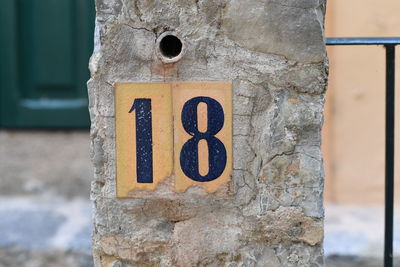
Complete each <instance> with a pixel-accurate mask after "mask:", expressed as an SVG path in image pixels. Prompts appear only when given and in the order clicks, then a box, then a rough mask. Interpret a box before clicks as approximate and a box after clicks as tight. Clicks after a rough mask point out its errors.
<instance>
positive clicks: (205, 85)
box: [172, 82, 232, 193]
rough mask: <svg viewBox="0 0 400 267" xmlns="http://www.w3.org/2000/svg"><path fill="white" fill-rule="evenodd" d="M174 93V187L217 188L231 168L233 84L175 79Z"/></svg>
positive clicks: (183, 189)
mask: <svg viewBox="0 0 400 267" xmlns="http://www.w3.org/2000/svg"><path fill="white" fill-rule="evenodd" d="M172 97H173V112H174V155H175V156H174V157H175V162H174V173H175V191H177V192H183V191H185V190H186V189H187V188H189V187H191V186H200V187H202V188H204V189H205V190H206V191H207V192H209V193H212V192H216V191H217V190H218V189H219V188H220V187H221V186H224V185H227V184H228V183H229V182H230V175H231V171H232V84H231V83H230V82H178V83H173V84H172ZM196 117H197V119H196Z"/></svg>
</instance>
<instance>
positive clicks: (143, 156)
mask: <svg viewBox="0 0 400 267" xmlns="http://www.w3.org/2000/svg"><path fill="white" fill-rule="evenodd" d="M171 100H172V99H171V85H170V84H167V83H118V84H116V88H115V120H116V167H117V172H116V175H117V177H116V179H117V181H116V182H117V197H119V198H124V197H135V191H137V190H140V191H143V190H155V189H156V187H157V185H158V184H159V183H161V182H162V181H163V180H164V179H166V178H167V177H169V176H171V173H172V166H173V135H172V134H173V133H172V124H173V122H172V103H171ZM136 126H138V127H136ZM137 148H138V149H137ZM137 150H138V151H137ZM151 180H152V181H151ZM139 197H140V196H139Z"/></svg>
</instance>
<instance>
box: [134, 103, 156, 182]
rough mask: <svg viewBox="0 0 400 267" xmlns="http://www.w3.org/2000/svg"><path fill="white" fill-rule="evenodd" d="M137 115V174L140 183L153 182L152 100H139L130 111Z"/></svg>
mask: <svg viewBox="0 0 400 267" xmlns="http://www.w3.org/2000/svg"><path fill="white" fill-rule="evenodd" d="M133 110H135V111H136V112H135V115H136V174H137V182H138V183H152V182H153V138H152V132H153V131H152V126H151V123H152V118H151V99H149V98H137V99H135V101H133V105H132V107H131V109H130V110H129V113H131V112H132V111H133Z"/></svg>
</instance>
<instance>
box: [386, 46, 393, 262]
mask: <svg viewBox="0 0 400 267" xmlns="http://www.w3.org/2000/svg"><path fill="white" fill-rule="evenodd" d="M385 48H386V137H385V138H386V140H385V249H384V266H385V267H392V266H393V206H394V205H393V201H394V127H395V126H394V114H395V109H394V103H395V98H394V88H395V84H394V81H395V76H394V73H395V45H385Z"/></svg>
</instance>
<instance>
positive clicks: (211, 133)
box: [180, 96, 226, 182]
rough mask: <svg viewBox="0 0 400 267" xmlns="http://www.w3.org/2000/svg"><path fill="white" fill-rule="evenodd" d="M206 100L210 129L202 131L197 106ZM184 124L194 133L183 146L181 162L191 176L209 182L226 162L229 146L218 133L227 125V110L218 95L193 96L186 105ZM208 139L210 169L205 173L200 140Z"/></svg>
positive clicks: (183, 110) (219, 174) (184, 108)
mask: <svg viewBox="0 0 400 267" xmlns="http://www.w3.org/2000/svg"><path fill="white" fill-rule="evenodd" d="M200 102H202V103H205V104H206V105H207V131H206V132H200V131H199V130H198V125H197V106H198V104H199V103H200ZM181 117H182V125H183V128H184V129H185V131H186V132H187V133H188V134H190V135H191V136H193V137H192V138H190V139H189V140H188V141H187V142H186V143H185V144H184V145H183V147H182V150H181V153H180V164H181V168H182V171H183V172H184V173H185V175H186V176H187V177H189V178H190V179H192V180H194V181H197V182H209V181H212V180H215V179H217V178H218V177H219V176H221V174H222V173H223V171H224V169H225V166H226V149H225V146H224V144H223V143H222V142H221V141H220V140H219V139H218V138H216V137H215V135H216V134H217V133H218V132H219V131H220V130H221V129H222V127H223V125H224V111H223V109H222V106H221V104H219V103H218V102H217V101H216V100H215V99H212V98H210V97H206V96H199V97H195V98H192V99H190V100H189V101H187V102H186V103H185V104H184V105H183V109H182V114H181ZM202 139H204V140H206V141H207V145H208V164H209V170H208V173H207V174H206V175H204V176H202V175H201V174H200V172H199V159H198V157H199V156H198V144H199V141H200V140H202Z"/></svg>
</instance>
